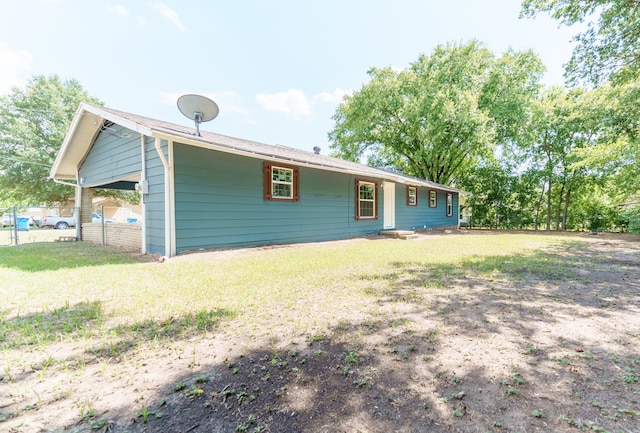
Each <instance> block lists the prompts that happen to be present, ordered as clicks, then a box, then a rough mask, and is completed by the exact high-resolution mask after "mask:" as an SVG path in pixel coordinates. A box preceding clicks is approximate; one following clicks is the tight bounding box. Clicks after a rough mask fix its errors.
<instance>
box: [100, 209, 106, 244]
mask: <svg viewBox="0 0 640 433" xmlns="http://www.w3.org/2000/svg"><path fill="white" fill-rule="evenodd" d="M100 228H101V229H102V246H104V245H105V241H104V206H100Z"/></svg>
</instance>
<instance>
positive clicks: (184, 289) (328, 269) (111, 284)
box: [0, 234, 575, 345]
mask: <svg viewBox="0 0 640 433" xmlns="http://www.w3.org/2000/svg"><path fill="white" fill-rule="evenodd" d="M570 242H575V238H572V237H567V236H549V235H531V234H520V235H511V234H505V235H494V236H440V237H438V236H433V237H432V238H430V239H429V241H428V242H411V241H405V242H399V241H397V240H387V239H375V240H371V239H357V240H353V241H348V242H330V243H320V244H314V245H304V246H290V247H283V248H266V249H259V248H257V249H248V250H242V252H241V253H240V252H238V251H228V252H213V253H203V254H194V255H185V256H182V257H181V256H179V257H178V258H174V259H172V260H169V261H167V262H165V263H158V262H155V261H149V258H145V257H141V256H135V255H131V254H127V253H123V252H120V251H118V250H116V249H112V248H105V247H101V246H96V245H93V244H89V243H82V242H79V243H46V244H33V245H24V246H20V247H18V248H3V249H2V250H0V251H1V252H2V254H1V256H0V295H1V297H2V299H3V304H2V310H0V317H3V318H4V319H5V320H7V319H14V318H16V317H25V316H27V317H28V316H29V315H36V317H41V316H43V315H44V316H47V315H48V317H51V316H52V319H51V320H53V321H55V320H56V317H58V316H60V312H62V311H76V310H80V311H82V310H85V309H87V308H91V309H92V310H95V312H93V313H90V316H91V317H92V318H94V319H95V318H97V317H99V319H100V320H99V321H96V323H94V324H92V325H91V332H93V333H96V335H99V334H101V333H106V334H108V333H109V332H110V331H111V330H112V329H121V328H118V327H119V326H120V327H122V326H125V327H127V329H137V327H140V329H145V335H147V336H150V335H148V334H149V332H150V331H149V326H150V324H156V325H157V324H163V323H168V321H174V322H175V321H176V320H177V321H178V322H179V323H180V324H182V325H185V324H187V325H192V324H193V323H192V322H193V321H190V320H189V318H191V317H200V319H201V320H200V322H201V323H200V325H199V326H205V324H204V323H202V319H203V318H206V317H209V318H210V320H211V321H213V322H214V323H217V322H218V318H219V316H220V315H222V316H235V317H237V318H238V320H239V322H240V323H241V324H242V325H243V326H246V327H247V328H248V329H249V330H250V331H251V332H256V333H269V332H270V325H271V324H272V321H273V316H272V313H273V311H274V309H275V310H286V311H288V312H289V313H290V315H291V317H292V318H293V321H294V325H295V326H294V328H295V332H313V331H316V330H319V329H324V328H325V327H327V326H331V325H333V323H335V322H337V321H340V320H341V319H346V318H350V317H353V316H354V315H355V314H371V313H372V311H370V310H371V307H370V305H369V304H370V303H368V302H364V301H365V298H369V297H370V296H372V295H376V296H377V295H379V294H380V293H384V292H385V291H388V290H392V288H393V287H394V286H395V285H396V284H397V282H398V281H403V280H406V281H409V280H410V279H414V278H415V277H416V272H415V270H416V269H420V273H419V275H420V277H419V278H420V281H419V282H417V284H418V285H422V286H426V287H434V288H440V287H445V286H446V285H448V284H452V283H453V282H454V280H455V279H456V278H459V277H464V276H465V275H464V274H465V273H468V272H470V271H472V272H474V273H479V274H482V275H490V274H492V273H496V274H499V273H502V274H505V273H511V274H517V272H518V270H519V269H521V268H523V267H527V268H528V269H529V270H534V271H535V270H536V269H537V270H538V272H540V273H546V274H559V275H561V274H562V273H563V272H565V271H564V267H563V264H562V263H561V262H558V261H557V260H550V258H549V256H548V255H547V254H546V253H542V252H541V251H540V250H539V249H540V248H546V247H549V246H552V245H557V244H561V243H565V244H566V243H570ZM415 283H416V282H415V281H413V282H411V284H415ZM56 312H58V315H57V316H56V314H55V313H56ZM373 313H375V312H373ZM78 314H79V315H80V317H81V316H82V315H83V314H84V313H82V312H80V313H78ZM87 314H89V313H87ZM11 323H16V322H15V321H11ZM172 323H173V322H172ZM174 324H175V323H174ZM143 325H144V326H143ZM87 326H88V325H87ZM174 328H175V326H174ZM174 328H171V329H168V330H167V331H171V332H175V331H176V330H175V329H174ZM27 329H29V328H27ZM4 332H5V337H6V339H5V341H4V342H3V343H2V344H4V345H7V344H9V345H11V344H19V343H12V342H11V339H12V338H18V336H16V332H15V330H11V326H9V328H8V329H7V325H6V324H5V330H4ZM52 332H54V333H55V332H57V327H56V326H53V327H52ZM65 335H66V334H65ZM70 335H74V334H73V333H71V334H70Z"/></svg>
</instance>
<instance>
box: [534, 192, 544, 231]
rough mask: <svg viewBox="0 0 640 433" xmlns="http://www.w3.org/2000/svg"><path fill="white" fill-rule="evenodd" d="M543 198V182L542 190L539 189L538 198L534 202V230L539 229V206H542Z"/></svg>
mask: <svg viewBox="0 0 640 433" xmlns="http://www.w3.org/2000/svg"><path fill="white" fill-rule="evenodd" d="M543 198H544V183H543V184H542V190H541V191H540V198H539V199H538V203H536V217H535V219H534V225H535V228H536V230H539V229H540V206H542V199H543Z"/></svg>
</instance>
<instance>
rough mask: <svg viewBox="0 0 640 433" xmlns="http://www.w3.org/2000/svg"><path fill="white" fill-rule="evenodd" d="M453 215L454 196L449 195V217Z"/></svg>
mask: <svg viewBox="0 0 640 433" xmlns="http://www.w3.org/2000/svg"><path fill="white" fill-rule="evenodd" d="M451 215H453V194H451V193H450V192H448V193H447V216H448V217H450V216H451Z"/></svg>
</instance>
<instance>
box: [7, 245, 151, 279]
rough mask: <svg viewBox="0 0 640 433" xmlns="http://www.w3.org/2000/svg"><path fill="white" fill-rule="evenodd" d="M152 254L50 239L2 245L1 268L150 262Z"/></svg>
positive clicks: (47, 268)
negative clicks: (36, 242) (133, 252)
mask: <svg viewBox="0 0 640 433" xmlns="http://www.w3.org/2000/svg"><path fill="white" fill-rule="evenodd" d="M152 259H153V258H152V257H151V256H143V255H140V254H132V253H127V252H123V251H122V250H120V249H118V248H115V247H109V246H101V245H96V244H92V243H88V242H55V243H54V242H48V243H40V244H25V245H20V246H17V247H2V254H0V269H1V268H9V269H16V270H19V271H25V272H42V271H52V270H58V269H74V268H80V267H86V266H103V265H114V264H129V263H140V262H148V261H151V260H152Z"/></svg>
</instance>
